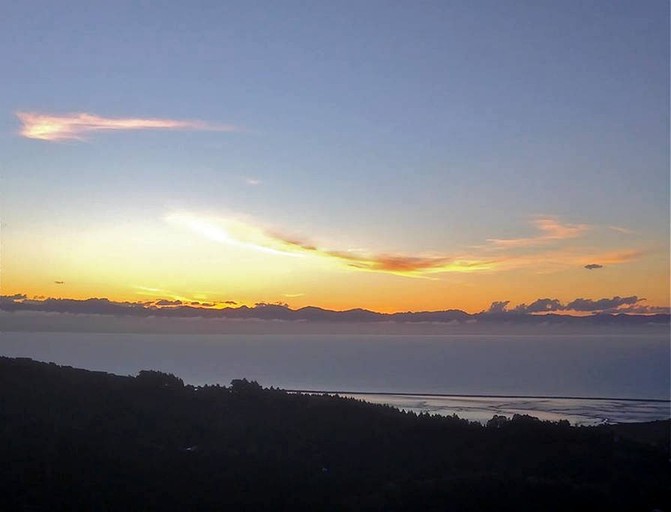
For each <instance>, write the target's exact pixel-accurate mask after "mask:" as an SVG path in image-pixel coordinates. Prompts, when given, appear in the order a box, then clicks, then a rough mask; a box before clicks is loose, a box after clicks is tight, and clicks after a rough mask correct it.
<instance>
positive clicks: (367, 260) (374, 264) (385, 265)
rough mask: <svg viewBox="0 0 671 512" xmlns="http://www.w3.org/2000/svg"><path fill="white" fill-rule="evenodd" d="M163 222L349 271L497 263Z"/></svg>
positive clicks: (246, 226)
mask: <svg viewBox="0 0 671 512" xmlns="http://www.w3.org/2000/svg"><path fill="white" fill-rule="evenodd" d="M166 220H167V221H169V222H171V223H175V224H178V225H182V226H185V227H187V228H189V229H191V230H192V231H194V232H196V233H198V234H200V235H203V236H205V237H207V238H209V239H211V240H213V241H216V242H220V243H225V244H231V245H238V246H243V247H247V248H249V249H253V250H256V251H262V252H269V253H274V254H282V255H288V256H311V257H314V258H320V259H326V260H330V261H334V262H336V263H340V264H342V265H345V266H347V267H350V268H354V269H358V270H367V271H371V272H384V273H388V274H396V275H402V276H409V277H422V276H425V275H427V274H435V273H441V272H477V271H481V270H490V269H492V268H494V267H495V266H496V262H494V261H491V260H486V259H473V258H464V257H451V256H442V255H438V256H431V255H430V256H408V255H389V254H366V253H362V252H354V251H346V250H333V249H328V248H323V247H318V246H317V245H315V244H312V243H310V242H307V241H304V240H300V239H297V238H295V237H288V236H285V235H281V234H279V233H277V232H274V231H271V230H267V229H264V228H262V227H260V226H257V225H255V224H252V223H250V222H246V221H242V220H239V219H232V218H214V217H204V216H199V215H194V214H190V213H175V214H172V215H169V216H168V217H166Z"/></svg>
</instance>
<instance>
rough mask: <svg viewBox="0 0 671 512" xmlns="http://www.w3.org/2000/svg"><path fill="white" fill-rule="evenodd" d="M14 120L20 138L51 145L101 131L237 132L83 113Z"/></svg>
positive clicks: (194, 124)
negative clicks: (17, 124) (18, 124)
mask: <svg viewBox="0 0 671 512" xmlns="http://www.w3.org/2000/svg"><path fill="white" fill-rule="evenodd" d="M16 116H17V117H18V118H19V120H20V121H21V129H20V131H19V133H20V135H22V136H23V137H26V138H28V139H38V140H44V141H51V142H59V141H65V140H84V139H85V138H86V135H88V134H91V133H95V132H103V131H128V130H207V131H225V132H234V131H239V130H240V129H239V128H237V127H235V126H232V125H221V124H211V123H206V122H204V121H188V120H175V119H154V118H149V119H148V118H133V117H131V118H108V117H101V116H97V115H95V114H88V113H85V112H80V113H72V114H64V115H52V114H39V113H36V112H17V113H16Z"/></svg>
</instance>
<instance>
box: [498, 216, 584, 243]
mask: <svg viewBox="0 0 671 512" xmlns="http://www.w3.org/2000/svg"><path fill="white" fill-rule="evenodd" d="M533 224H534V226H536V229H538V230H539V231H540V233H539V234H538V235H536V236H531V237H525V238H490V239H489V240H487V241H488V242H490V243H492V244H494V245H495V246H497V247H502V248H515V247H532V246H537V245H543V244H547V243H550V242H556V241H561V240H567V239H571V238H578V237H580V236H582V235H583V234H585V233H586V232H587V231H588V230H589V229H590V227H589V226H588V225H587V224H562V223H561V222H559V221H558V220H557V219H556V218H554V217H541V218H537V219H535V220H534V221H533Z"/></svg>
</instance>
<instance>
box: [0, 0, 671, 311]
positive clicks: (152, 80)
mask: <svg viewBox="0 0 671 512" xmlns="http://www.w3.org/2000/svg"><path fill="white" fill-rule="evenodd" d="M0 73H1V74H2V77H3V79H2V84H3V87H2V94H1V95H0V215H1V221H2V231H1V241H2V247H1V251H2V253H1V256H2V259H1V262H0V263H1V283H0V284H1V287H2V290H1V291H2V295H13V294H25V295H26V296H27V297H29V298H32V297H54V298H75V299H85V298H89V297H107V298H109V299H111V300H114V301H131V302H134V301H152V300H157V299H170V300H180V301H184V302H199V303H204V304H215V305H216V306H218V307H219V306H223V305H253V304H255V303H258V302H269V303H275V302H282V303H287V304H288V305H289V306H291V307H292V308H298V307H303V306H307V305H314V306H320V307H325V308H331V309H338V310H344V309H350V308H367V309H372V310H376V311H381V312H392V311H408V310H410V311H420V310H441V309H450V308H458V309H462V310H464V311H468V312H477V311H480V310H485V309H487V308H489V307H490V304H491V303H492V302H495V301H510V304H511V306H512V305H516V304H521V303H526V304H529V303H531V302H533V301H535V300H536V299H539V298H553V299H554V298H556V299H558V300H559V301H561V302H562V303H568V302H570V301H573V300H575V299H577V298H585V299H593V300H598V299H602V298H612V297H629V296H636V297H637V298H639V299H641V300H640V301H639V302H638V303H640V305H646V306H655V307H668V306H669V279H670V277H669V3H668V1H666V0H659V1H658V0H645V1H633V0H631V1H628V0H618V1H613V2H608V1H601V2H585V1H571V0H569V1H544V0H541V1H537V0H533V1H532V0H529V1H522V0H519V1H513V0H510V1H500V0H475V1H471V0H463V1H462V0H459V1H449V0H443V1H437V2H402V1H384V2H382V1H372V0H371V1H365V2H361V1H329V2H326V1H321V2H320V1H312V2H309V1H304V2H293V1H288V0H282V1H279V2H253V1H239V2H220V1H203V2H176V1H167V2H130V1H113V2H112V1H108V2H91V1H86V2H85V1H80V2H78V1H64V2H53V1H44V2H34V1H30V0H28V1H21V2H7V3H5V4H4V5H3V13H2V16H1V17H0ZM642 299H645V300H644V301H643V300H642Z"/></svg>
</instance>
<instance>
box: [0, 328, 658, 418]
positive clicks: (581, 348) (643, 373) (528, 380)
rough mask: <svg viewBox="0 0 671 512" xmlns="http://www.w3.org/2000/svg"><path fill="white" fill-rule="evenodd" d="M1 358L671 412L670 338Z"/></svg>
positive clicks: (215, 343)
mask: <svg viewBox="0 0 671 512" xmlns="http://www.w3.org/2000/svg"><path fill="white" fill-rule="evenodd" d="M0 355H4V356H10V357H30V358H33V359H36V360H39V361H51V362H55V363H57V364H63V365H69V366H74V367H79V368H86V369H91V370H102V371H107V372H112V373H116V374H121V375H132V374H136V373H137V372H138V371H139V370H142V369H153V370H160V371H164V372H170V373H174V374H175V375H178V376H179V377H181V378H183V379H184V381H185V382H187V383H190V384H194V385H202V384H213V383H220V384H228V383H229V382H230V381H231V380H232V379H236V378H243V377H244V378H247V379H250V380H256V381H258V382H259V383H260V384H262V385H263V386H275V387H280V388H285V389H300V390H315V391H338V392H341V393H345V392H349V393H350V394H354V393H356V392H366V393H372V394H366V395H360V396H357V398H362V399H366V400H369V401H373V402H379V403H389V404H392V405H395V406H398V407H401V408H405V409H409V410H415V411H429V412H434V413H438V414H453V413H456V414H457V415H459V416H461V417H466V418H469V419H474V420H486V419H489V418H491V416H492V415H494V414H505V415H512V414H515V413H524V414H531V415H535V416H539V417H542V418H546V419H560V418H566V419H569V420H570V421H572V422H574V423H579V424H588V423H597V422H601V421H646V420H650V419H661V418H668V417H669V416H670V413H669V402H668V400H669V389H670V386H671V382H670V373H671V372H670V366H669V365H670V363H669V361H670V356H671V348H670V342H669V337H668V335H642V336H631V335H627V336H624V335H623V336H617V335H615V336H614V335H603V336H601V335H586V336H581V335H572V336H567V335H555V336H520V335H516V336H482V335H475V336H468V335H445V336H389V335H309V336H300V335H299V336H297V335H290V336H289V335H287V336H284V335H185V334H179V335H165V334H160V335H151V334H88V333H27V332H4V333H2V334H0ZM399 393H402V395H394V394H399ZM408 394H412V396H408ZM434 395H450V396H434ZM464 395H469V396H464ZM472 395H479V396H472ZM530 397H537V398H530ZM538 397H542V398H538ZM548 397H549V398H548ZM557 397H565V398H557ZM566 397H570V398H566ZM604 398H608V399H610V400H603V399H604ZM587 399H589V400H587ZM595 399H600V400H595ZM623 399H636V401H632V400H623ZM652 400H661V402H660V401H657V402H656V401H652Z"/></svg>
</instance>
